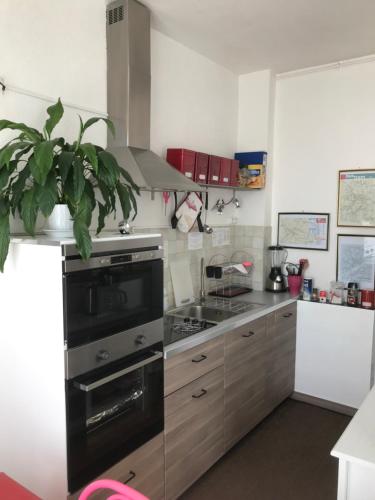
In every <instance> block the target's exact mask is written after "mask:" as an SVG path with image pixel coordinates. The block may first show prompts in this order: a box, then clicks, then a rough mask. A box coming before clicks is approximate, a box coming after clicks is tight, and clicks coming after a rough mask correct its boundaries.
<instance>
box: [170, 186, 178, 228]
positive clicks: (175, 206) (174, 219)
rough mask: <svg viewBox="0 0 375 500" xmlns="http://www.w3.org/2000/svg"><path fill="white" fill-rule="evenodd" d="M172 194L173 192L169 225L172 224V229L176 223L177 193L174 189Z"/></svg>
mask: <svg viewBox="0 0 375 500" xmlns="http://www.w3.org/2000/svg"><path fill="white" fill-rule="evenodd" d="M173 194H174V212H173V215H172V218H171V226H172V229H176V227H177V223H178V219H177V216H176V212H177V193H176V191H175V192H174V193H173Z"/></svg>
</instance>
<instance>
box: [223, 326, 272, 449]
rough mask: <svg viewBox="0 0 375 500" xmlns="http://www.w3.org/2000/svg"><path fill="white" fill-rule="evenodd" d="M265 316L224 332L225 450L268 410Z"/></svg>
mask: <svg viewBox="0 0 375 500" xmlns="http://www.w3.org/2000/svg"><path fill="white" fill-rule="evenodd" d="M266 360H267V335H266V318H265V317H262V318H259V319H257V320H255V321H252V322H250V323H247V324H246V325H244V326H242V327H240V328H237V329H235V330H233V331H231V332H228V333H226V334H225V365H224V366H225V383H224V385H225V417H224V436H225V449H226V450H228V449H229V448H231V447H232V446H233V445H234V444H235V443H236V442H237V441H238V440H239V439H241V438H242V437H243V436H244V435H245V434H247V433H248V432H249V431H250V430H251V429H252V428H253V427H254V426H255V425H256V424H257V423H258V422H259V421H260V420H262V418H263V417H264V416H265V413H266V368H267V363H266Z"/></svg>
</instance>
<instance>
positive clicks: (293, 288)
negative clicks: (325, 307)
mask: <svg viewBox="0 0 375 500" xmlns="http://www.w3.org/2000/svg"><path fill="white" fill-rule="evenodd" d="M302 280H303V276H298V275H293V274H291V275H289V276H288V287H289V293H290V295H291V296H292V297H296V296H297V295H299V292H300V291H301V286H302Z"/></svg>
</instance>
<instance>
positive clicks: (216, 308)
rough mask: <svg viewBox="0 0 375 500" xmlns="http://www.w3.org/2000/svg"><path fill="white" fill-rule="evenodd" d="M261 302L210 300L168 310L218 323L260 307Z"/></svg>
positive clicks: (170, 313) (172, 313)
mask: <svg viewBox="0 0 375 500" xmlns="http://www.w3.org/2000/svg"><path fill="white" fill-rule="evenodd" d="M262 306H263V304H254V303H253V304H248V303H246V302H231V301H229V300H220V299H219V300H212V301H210V302H208V303H207V304H189V305H187V306H182V307H178V308H177V309H173V310H172V311H169V312H168V315H170V316H177V317H180V318H190V319H195V320H199V321H209V322H212V323H220V321H224V320H226V319H229V318H232V317H233V316H237V315H238V314H242V313H243V312H246V311H250V310H252V309H257V308H259V307H262Z"/></svg>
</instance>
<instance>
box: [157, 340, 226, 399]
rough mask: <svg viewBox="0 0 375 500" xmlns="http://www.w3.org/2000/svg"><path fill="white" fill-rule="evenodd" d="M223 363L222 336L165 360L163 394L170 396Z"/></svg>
mask: <svg viewBox="0 0 375 500" xmlns="http://www.w3.org/2000/svg"><path fill="white" fill-rule="evenodd" d="M223 363H224V340H223V337H222V336H220V337H217V338H216V339H213V340H210V341H209V342H205V343H204V344H201V345H199V346H197V347H193V348H192V349H189V350H188V351H185V352H182V353H181V354H177V355H176V356H173V357H172V358H170V359H167V360H166V362H165V364H164V367H165V368H164V394H165V395H168V394H171V393H172V392H174V391H176V390H177V389H180V388H181V387H183V386H184V385H186V384H189V383H190V382H192V381H193V380H195V379H197V378H199V377H201V376H202V375H204V374H205V373H208V372H209V371H211V370H213V369H215V368H217V367H218V366H220V365H222V364H223Z"/></svg>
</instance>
